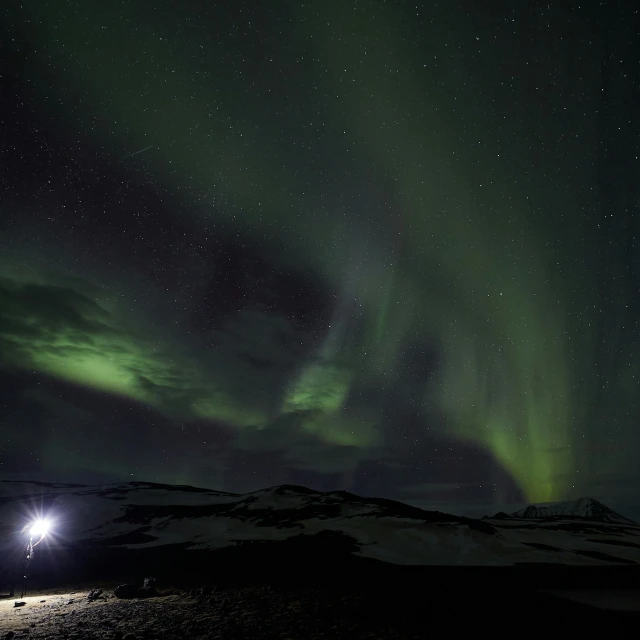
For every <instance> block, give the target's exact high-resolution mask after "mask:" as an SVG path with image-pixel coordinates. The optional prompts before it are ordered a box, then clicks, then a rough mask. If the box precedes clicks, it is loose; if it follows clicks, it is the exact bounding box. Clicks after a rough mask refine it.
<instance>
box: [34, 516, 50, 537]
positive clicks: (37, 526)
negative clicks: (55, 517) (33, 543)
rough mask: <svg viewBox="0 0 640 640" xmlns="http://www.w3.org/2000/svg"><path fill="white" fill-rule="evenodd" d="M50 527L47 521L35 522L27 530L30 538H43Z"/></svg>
mask: <svg viewBox="0 0 640 640" xmlns="http://www.w3.org/2000/svg"><path fill="white" fill-rule="evenodd" d="M49 529H50V525H49V522H48V521H47V520H36V521H35V522H34V523H33V524H32V525H31V529H29V534H30V535H31V537H32V538H44V537H45V536H46V535H47V533H48V532H49Z"/></svg>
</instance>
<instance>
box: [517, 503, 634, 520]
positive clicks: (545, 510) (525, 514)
mask: <svg viewBox="0 0 640 640" xmlns="http://www.w3.org/2000/svg"><path fill="white" fill-rule="evenodd" d="M510 515H511V517H513V518H557V517H567V516H568V517H571V518H588V519H589V520H597V521H599V522H611V523H616V524H634V523H633V521H632V520H629V519H628V518H625V517H624V516H621V515H620V514H619V513H616V512H615V511H613V509H609V507H607V506H606V505H604V504H602V502H599V501H598V500H596V499H595V498H579V499H578V500H571V501H568V502H551V503H548V504H532V505H529V506H527V507H524V508H523V509H520V510H519V511H514V512H513V513H511V514H510Z"/></svg>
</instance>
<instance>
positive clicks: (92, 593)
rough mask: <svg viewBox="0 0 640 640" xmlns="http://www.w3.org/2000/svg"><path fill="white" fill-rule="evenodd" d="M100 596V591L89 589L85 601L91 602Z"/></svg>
mask: <svg viewBox="0 0 640 640" xmlns="http://www.w3.org/2000/svg"><path fill="white" fill-rule="evenodd" d="M101 595H102V589H91V591H89V594H88V595H87V600H89V602H93V601H94V600H97V599H98V598H99V597H100V596H101Z"/></svg>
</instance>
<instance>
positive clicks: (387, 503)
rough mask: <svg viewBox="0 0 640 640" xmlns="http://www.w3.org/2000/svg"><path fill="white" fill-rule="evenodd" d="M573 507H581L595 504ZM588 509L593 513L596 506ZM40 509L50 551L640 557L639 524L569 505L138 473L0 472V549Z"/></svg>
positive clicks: (429, 561) (535, 559) (501, 561)
mask: <svg viewBox="0 0 640 640" xmlns="http://www.w3.org/2000/svg"><path fill="white" fill-rule="evenodd" d="M598 504H599V503H598ZM580 508H581V511H579V512H577V513H581V514H588V513H590V511H589V509H591V510H597V509H596V507H595V506H593V505H592V506H585V505H582V506H581V507H580ZM598 509H599V510H597V511H598V513H599V514H603V513H604V511H603V509H606V507H604V505H601V508H600V507H598ZM39 513H42V514H44V515H46V517H47V518H49V519H50V520H51V522H52V530H53V533H52V534H51V536H50V538H49V541H48V547H49V549H50V550H51V549H55V548H58V549H61V550H82V549H103V550H118V551H120V550H122V551H124V550H126V551H127V552H133V551H140V550H142V551H144V550H154V551H162V549H176V548H180V549H181V550H184V551H188V552H191V551H194V552H198V553H202V552H204V551H206V552H209V551H212V552H214V551H215V552H218V551H221V550H225V549H238V547H240V548H241V549H249V548H250V549H252V550H254V551H255V549H262V550H265V551H264V552H265V553H269V551H268V550H269V549H273V548H274V547H273V545H279V546H278V548H279V549H282V548H283V546H282V544H284V545H285V546H286V545H293V544H296V545H298V547H297V548H300V544H299V543H302V542H305V544H306V542H308V541H310V540H313V541H315V542H314V544H316V543H317V544H318V545H325V547H326V548H331V549H333V548H338V547H339V548H340V549H341V550H342V551H344V553H346V554H347V555H348V556H349V557H359V558H369V559H376V560H379V561H383V562H386V563H392V564H395V565H441V566H449V565H463V566H471V565H475V566H478V565H484V566H488V565H492V566H493V565H515V564H520V563H556V564H557V563H562V564H570V565H581V564H587V565H608V564H611V565H616V564H640V526H638V525H635V524H633V523H631V522H630V521H627V520H626V519H624V518H622V517H621V516H618V517H619V518H620V519H621V520H616V521H613V520H605V519H604V518H600V519H598V520H594V519H593V517H592V516H591V515H589V516H588V517H579V516H578V517H576V515H575V513H573V512H572V513H569V515H570V516H571V517H570V518H567V519H566V520H563V519H562V518H560V517H559V518H554V519H553V522H547V521H544V520H531V519H530V518H531V516H530V515H523V516H517V517H507V518H503V519H492V518H489V519H483V520H476V519H472V518H464V517H459V516H454V515H449V514H446V513H440V512H435V511H424V510H422V509H419V508H417V507H412V506H409V505H407V504H404V503H401V502H396V501H393V500H386V499H380V498H364V497H360V496H357V495H354V494H351V493H347V492H344V491H332V492H326V493H323V492H319V491H313V490H311V489H307V488H305V487H299V486H292V485H282V486H277V487H272V488H269V489H263V490H260V491H255V492H253V493H247V494H232V493H224V492H219V491H211V490H207V489H199V488H194V487H188V486H173V485H162V484H153V483H142V482H131V483H123V484H113V485H105V486H81V485H67V484H50V483H35V482H31V483H29V482H0V554H1V553H3V552H5V553H10V552H11V550H13V549H15V548H16V544H18V546H19V544H20V543H19V542H18V543H17V542H16V541H19V540H21V538H20V536H22V537H24V535H25V534H23V533H21V530H22V529H23V528H24V526H25V524H26V523H27V522H28V521H29V520H30V519H31V518H32V517H34V515H35V514H39ZM518 513H520V512H518ZM594 513H595V511H594ZM607 513H609V512H608V511H607ZM611 513H613V512H611ZM554 515H555V514H554ZM559 515H564V513H562V514H559ZM616 515H617V514H616ZM281 543H282V544H281ZM327 545H330V546H327ZM331 545H333V546H331ZM314 548H320V547H317V546H316V547H314ZM345 550H346V551H345ZM342 551H341V552H342Z"/></svg>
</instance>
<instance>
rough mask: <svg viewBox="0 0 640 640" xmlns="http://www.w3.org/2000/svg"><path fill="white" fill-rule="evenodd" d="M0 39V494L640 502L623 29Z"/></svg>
mask: <svg viewBox="0 0 640 640" xmlns="http://www.w3.org/2000/svg"><path fill="white" fill-rule="evenodd" d="M1 11H2V14H3V19H2V37H1V38H0V43H1V55H2V61H3V62H2V74H1V79H0V82H1V83H2V84H1V87H0V95H1V96H2V100H1V104H0V125H1V127H0V130H1V132H2V133H1V135H2V141H1V155H0V162H1V166H0V189H1V193H2V199H1V201H0V207H1V209H0V425H1V428H0V475H1V476H2V477H5V478H9V477H11V478H15V477H28V478H45V477H46V478H52V479H74V480H76V481H87V482H94V481H95V482H103V481H104V482H106V481H118V480H149V481H159V482H169V483H187V484H194V485H199V486H207V487H210V488H214V489H221V490H227V491H237V492H242V491H251V490H255V489H258V488H261V487H265V486H271V485H275V484H282V483H295V484H302V485H306V486H310V487H312V488H316V489H320V490H332V489H337V488H340V489H347V490H350V491H353V492H356V493H360V494H368V495H378V496H384V497H389V498H394V499H400V500H404V501H408V502H411V503H413V504H418V505H420V506H426V507H432V508H442V509H445V510H449V511H456V510H457V511H460V510H463V509H467V510H472V509H477V510H481V509H488V510H489V511H490V510H491V507H493V506H496V507H497V506H500V507H502V506H503V505H509V504H514V505H515V504H519V503H523V502H527V501H537V502H542V501H551V500H564V499H570V498H577V497H580V496H583V495H591V496H594V497H596V498H599V499H602V500H603V501H605V502H606V503H607V504H609V505H610V506H613V507H618V508H623V509H624V508H627V511H628V509H629V508H632V507H633V506H634V505H637V504H638V503H640V493H639V489H638V487H640V428H639V427H640V425H639V421H638V417H639V415H640V414H639V406H638V399H637V398H638V381H639V378H640V338H639V335H640V321H639V318H640V260H639V258H638V244H637V242H638V235H639V233H640V215H639V214H638V202H639V200H638V196H639V191H638V189H639V187H638V185H640V180H639V179H638V178H639V176H638V169H639V166H640V165H639V161H638V154H639V151H638V142H639V122H638V113H637V109H634V106H635V105H637V104H638V102H639V100H640V86H639V84H638V82H639V81H638V78H639V77H640V76H639V73H638V72H639V69H638V60H639V59H640V51H639V48H640V46H639V44H638V40H637V38H635V36H634V33H635V30H634V28H633V24H634V20H637V18H638V16H637V10H636V9H634V8H633V7H632V3H624V2H619V1H615V0H610V1H608V2H605V1H603V2H586V3H582V5H581V6H579V5H578V4H577V3H567V2H550V3H547V2H543V3H540V2H532V1H519V2H514V1H509V2H507V1H506V0H497V1H495V2H491V3H478V2H476V1H475V0H464V1H463V0H452V1H451V2H427V3H415V2H413V3H412V2H403V1H400V0H396V1H392V0H387V1H384V0H367V1H360V2H355V1H354V2H347V1H343V0H321V1H320V0H318V1H316V0H310V1H308V2H304V3H302V2H297V1H296V2H294V1H284V0H283V1H281V0H274V1H273V2H264V1H263V0H254V1H252V2H249V1H245V0H227V1H220V2H209V1H205V0H180V1H179V2H178V1H175V0H155V1H154V2H151V1H150V0H126V1H122V0H121V1H118V2H111V1H109V2H107V1H106V0H85V1H82V2H80V1H79V0H50V1H49V2H41V1H40V0H24V1H22V2H17V0H8V2H6V3H4V4H3V7H2V10H1ZM639 515H640V514H639Z"/></svg>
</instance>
